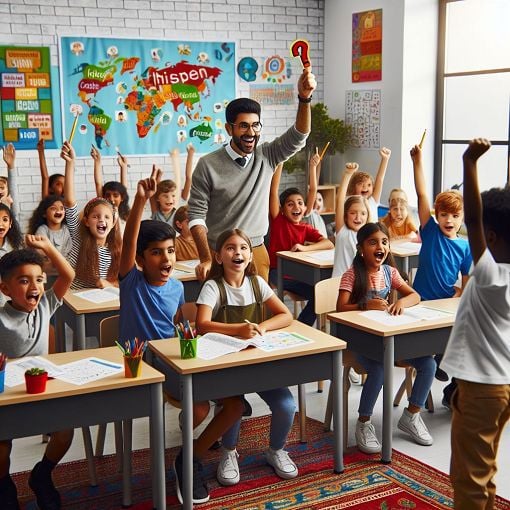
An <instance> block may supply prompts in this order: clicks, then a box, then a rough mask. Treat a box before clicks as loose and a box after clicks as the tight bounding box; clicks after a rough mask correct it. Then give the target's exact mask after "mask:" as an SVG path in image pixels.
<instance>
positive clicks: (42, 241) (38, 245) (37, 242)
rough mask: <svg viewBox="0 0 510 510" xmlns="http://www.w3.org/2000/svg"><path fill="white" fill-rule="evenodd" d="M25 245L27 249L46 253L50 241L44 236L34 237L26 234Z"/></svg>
mask: <svg viewBox="0 0 510 510" xmlns="http://www.w3.org/2000/svg"><path fill="white" fill-rule="evenodd" d="M25 244H26V245H27V246H28V247H29V248H34V249H36V250H42V251H44V252H46V250H47V249H48V246H49V245H51V243H50V240H49V239H48V238H47V237H46V236H39V235H37V236H36V235H35V234H27V235H26V236H25Z"/></svg>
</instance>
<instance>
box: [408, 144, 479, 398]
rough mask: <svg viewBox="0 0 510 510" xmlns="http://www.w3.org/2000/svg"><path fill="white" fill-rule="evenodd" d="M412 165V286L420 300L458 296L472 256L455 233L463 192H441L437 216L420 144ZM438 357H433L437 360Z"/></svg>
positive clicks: (439, 373)
mask: <svg viewBox="0 0 510 510" xmlns="http://www.w3.org/2000/svg"><path fill="white" fill-rule="evenodd" d="M411 159H412V160H413V168H414V185H415V188H416V194H417V195H418V217H419V219H420V237H421V240H422V246H421V250H420V257H419V264H418V270H417V271H416V276H415V278H414V283H413V286H414V288H415V290H416V291H417V292H418V293H419V294H420V296H421V299H424V300H428V299H442V298H450V297H458V296H460V295H461V293H462V288H463V287H464V285H465V284H466V282H467V278H468V272H469V268H470V267H471V263H472V262H473V259H472V257H471V251H470V249H469V243H468V241H467V240H466V239H462V238H461V237H459V236H458V231H459V229H460V227H461V225H462V216H463V204H462V195H461V194H460V193H459V192H458V191H455V190H450V191H443V192H442V193H439V195H437V197H436V200H435V202H434V210H435V214H436V219H434V218H433V217H432V215H431V214H430V203H429V199H428V197H427V187H426V184H425V175H424V173H423V163H422V151H421V149H420V147H419V145H415V146H414V147H413V148H412V149H411ZM459 272H460V273H461V275H462V288H458V287H456V286H455V284H456V282H457V279H458V276H459ZM440 358H441V356H437V357H436V361H437V362H438V363H440V361H441V359H440ZM436 377H437V378H438V379H439V380H441V381H447V380H448V374H447V373H446V372H444V370H442V369H440V368H438V370H437V372H436ZM452 383H453V384H452V385H451V386H450V385H449V386H447V387H446V388H445V389H444V390H443V392H444V398H443V404H444V405H445V406H446V407H448V406H449V401H450V397H451V393H452V392H453V389H454V387H455V383H454V382H453V381H452Z"/></svg>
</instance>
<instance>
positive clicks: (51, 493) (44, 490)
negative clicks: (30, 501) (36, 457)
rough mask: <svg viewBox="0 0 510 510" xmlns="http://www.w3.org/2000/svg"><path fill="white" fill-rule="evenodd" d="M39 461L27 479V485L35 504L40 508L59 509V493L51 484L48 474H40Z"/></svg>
mask: <svg viewBox="0 0 510 510" xmlns="http://www.w3.org/2000/svg"><path fill="white" fill-rule="evenodd" d="M40 464H41V463H40V462H38V463H37V464H36V465H35V466H34V469H32V472H31V473H30V477H29V479H28V486H29V487H30V488H31V489H32V491H33V492H34V494H35V497H36V500H37V506H38V507H39V509H40V510H60V509H61V508H62V503H61V502H60V494H59V492H58V491H57V489H55V486H54V485H53V480H52V479H51V475H50V476H47V475H45V476H41V474H40V469H39V466H40Z"/></svg>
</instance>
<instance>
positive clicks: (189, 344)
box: [179, 337, 198, 359]
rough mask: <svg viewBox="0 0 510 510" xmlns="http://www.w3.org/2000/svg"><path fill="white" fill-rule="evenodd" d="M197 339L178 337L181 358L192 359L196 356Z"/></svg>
mask: <svg viewBox="0 0 510 510" xmlns="http://www.w3.org/2000/svg"><path fill="white" fill-rule="evenodd" d="M197 340H198V337H196V338H189V339H182V338H180V339H179V343H180V346H181V359H192V358H196V357H197Z"/></svg>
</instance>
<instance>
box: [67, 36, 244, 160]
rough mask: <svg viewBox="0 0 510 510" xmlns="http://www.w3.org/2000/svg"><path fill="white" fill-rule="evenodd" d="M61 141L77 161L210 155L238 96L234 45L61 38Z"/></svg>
mask: <svg viewBox="0 0 510 510" xmlns="http://www.w3.org/2000/svg"><path fill="white" fill-rule="evenodd" d="M60 67H61V70H60V71H61V90H62V119H63V136H64V138H65V139H67V140H69V139H70V138H72V145H73V147H74V149H75V151H76V154H77V156H87V155H88V154H89V153H90V150H91V146H92V145H94V146H95V147H96V148H97V149H99V151H100V152H101V154H102V155H106V156H108V155H110V156H114V155H116V154H117V152H122V154H132V155H133V154H137V155H141V154H167V153H168V151H169V150H171V149H174V148H177V149H178V150H179V151H180V152H185V148H186V145H187V144H188V143H190V142H192V143H193V144H194V145H195V147H196V148H197V150H198V151H199V152H210V151H211V150H214V149H216V148H218V147H219V146H220V145H221V144H222V143H224V142H225V140H226V131H225V106H226V105H227V104H228V102H229V101H231V100H232V99H233V98H234V97H235V93H236V90H235V45H234V43H233V42H200V41H198V42H197V41H193V42H191V41H189V42H188V41H168V40H165V41H162V40H152V39H150V40H149V39H136V40H131V39H113V38H97V37H61V38H60Z"/></svg>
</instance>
